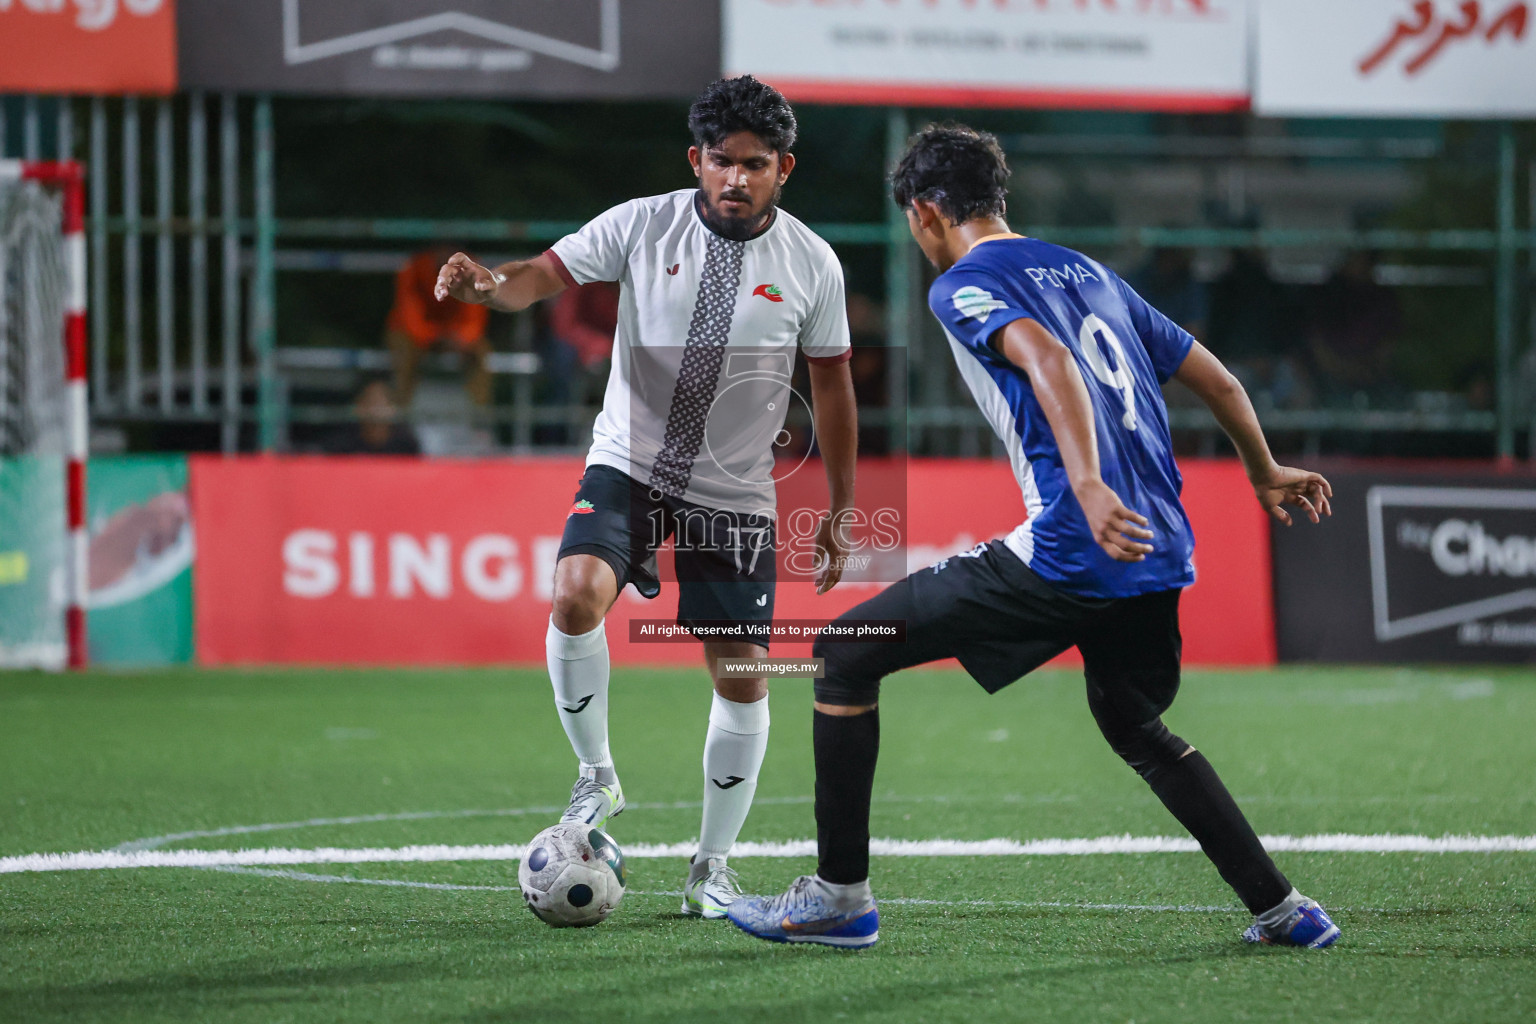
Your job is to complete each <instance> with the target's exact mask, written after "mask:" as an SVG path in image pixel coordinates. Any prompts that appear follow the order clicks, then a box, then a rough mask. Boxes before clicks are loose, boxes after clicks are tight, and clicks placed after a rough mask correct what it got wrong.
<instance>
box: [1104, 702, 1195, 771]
mask: <svg viewBox="0 0 1536 1024" xmlns="http://www.w3.org/2000/svg"><path fill="white" fill-rule="evenodd" d="M1104 738H1105V739H1107V740H1108V741H1109V745H1110V748H1111V749H1113V750H1114V752H1115V753H1116V754H1119V755H1120V758H1121V759H1122V760H1123V761H1125V763H1126V764H1128V765H1130V766H1131V767H1132V768H1133V769H1134V770H1135V771H1136V774H1137V775H1140V776H1141V777H1142V778H1143V779H1146V780H1147V781H1148V782H1150V781H1152V779H1153V778H1155V777H1156V776H1157V774H1158V772H1160V771H1162V770H1163V769H1165V768H1168V767H1170V766H1171V765H1173V764H1176V763H1177V762H1178V760H1179V758H1181V757H1183V756H1184V755H1185V754H1186V753H1188V752H1189V749H1190V747H1189V744H1188V743H1186V742H1184V741H1183V740H1182V739H1180V738H1179V737H1178V736H1175V735H1174V734H1173V733H1172V732H1170V731H1169V729H1168V727H1167V726H1166V725H1164V724H1163V720H1162V719H1161V718H1154V719H1152V721H1150V722H1143V723H1141V724H1140V725H1133V726H1125V727H1123V728H1115V729H1105V730H1104Z"/></svg>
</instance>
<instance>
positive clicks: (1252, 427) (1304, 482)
mask: <svg viewBox="0 0 1536 1024" xmlns="http://www.w3.org/2000/svg"><path fill="white" fill-rule="evenodd" d="M1174 377H1175V378H1176V379H1177V380H1178V381H1179V383H1181V384H1183V385H1184V386H1185V387H1187V388H1189V390H1191V391H1193V392H1194V393H1195V395H1196V397H1198V398H1199V399H1200V401H1202V402H1204V403H1205V404H1206V407H1207V408H1209V409H1210V410H1211V412H1212V414H1214V415H1215V417H1216V422H1217V423H1219V424H1221V429H1222V430H1224V431H1226V434H1227V436H1228V437H1230V438H1231V439H1232V444H1233V445H1235V446H1236V448H1237V455H1238V458H1240V459H1242V460H1243V469H1244V470H1245V471H1246V472H1247V474H1248V482H1249V483H1251V484H1252V485H1253V493H1254V495H1255V496H1256V497H1257V498H1258V499H1259V504H1260V505H1262V506H1264V511H1266V512H1268V513H1269V514H1270V515H1272V516H1274V517H1275V518H1276V519H1278V520H1280V522H1282V523H1284V524H1285V525H1287V526H1289V525H1291V514H1290V513H1289V512H1287V511H1286V510H1285V509H1284V508H1283V507H1282V506H1283V505H1284V504H1286V503H1289V504H1292V505H1295V506H1296V507H1298V508H1300V509H1302V510H1303V511H1305V512H1306V513H1307V517H1308V518H1309V519H1311V520H1312V521H1313V522H1314V523H1315V522H1317V521H1318V520H1319V517H1320V516H1331V515H1333V509H1332V508H1331V507H1329V504H1328V499H1329V498H1331V497H1333V488H1332V487H1330V486H1329V484H1328V481H1327V480H1324V479H1323V478H1322V476H1321V475H1320V474H1317V473H1309V472H1307V471H1306V470H1302V469H1292V468H1291V467H1289V466H1282V465H1280V464H1279V463H1277V462H1275V459H1274V456H1272V455H1271V454H1270V453H1269V444H1268V442H1266V441H1265V440H1264V430H1263V428H1262V427H1260V426H1259V417H1258V415H1257V414H1256V413H1255V412H1254V411H1253V403H1252V402H1250V401H1249V400H1248V392H1247V391H1245V390H1243V385H1242V383H1241V382H1239V381H1238V379H1237V378H1236V377H1234V376H1232V374H1231V372H1230V371H1228V370H1227V368H1226V367H1225V366H1223V365H1221V360H1219V359H1217V358H1216V357H1215V356H1213V355H1211V353H1210V351H1209V350H1208V349H1207V348H1206V347H1205V346H1204V345H1202V344H1200V343H1199V342H1198V341H1197V342H1195V344H1194V346H1193V347H1192V348H1191V349H1190V350H1189V355H1187V356H1185V357H1184V362H1183V363H1181V364H1180V365H1179V369H1178V372H1177V373H1175V374H1174Z"/></svg>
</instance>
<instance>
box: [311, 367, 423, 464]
mask: <svg viewBox="0 0 1536 1024" xmlns="http://www.w3.org/2000/svg"><path fill="white" fill-rule="evenodd" d="M352 408H353V409H354V411H355V412H356V413H357V419H356V420H354V421H353V422H351V423H347V424H344V425H342V426H340V427H338V428H337V429H336V430H335V431H334V432H332V434H331V436H330V437H328V438H326V441H325V445H324V449H323V450H324V451H325V452H327V453H328V454H331V455H420V454H421V442H420V441H419V440H417V438H416V432H415V431H414V430H412V429H411V426H410V424H409V423H403V422H401V420H400V412H399V410H398V409H397V408H396V407H395V403H394V402H393V401H391V399H390V397H389V386H388V385H387V384H385V383H384V381H382V380H372V381H369V382H368V383H367V384H365V385H363V389H362V390H361V391H359V392H358V394H357V401H356V402H354V403H353V406H352Z"/></svg>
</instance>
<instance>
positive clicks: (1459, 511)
mask: <svg viewBox="0 0 1536 1024" xmlns="http://www.w3.org/2000/svg"><path fill="white" fill-rule="evenodd" d="M1323 472H1324V474H1325V475H1326V476H1327V477H1328V479H1329V481H1330V482H1331V483H1332V484H1333V493H1334V498H1333V509H1334V515H1333V518H1332V519H1331V520H1325V521H1324V522H1323V524H1322V525H1321V526H1313V525H1311V524H1310V523H1307V522H1305V521H1302V522H1298V523H1297V524H1296V525H1295V526H1293V527H1290V528H1289V529H1287V528H1286V527H1283V526H1280V525H1278V524H1276V525H1275V526H1274V527H1273V528H1272V531H1271V536H1272V548H1273V552H1274V574H1275V620H1276V621H1275V626H1276V632H1277V635H1278V640H1279V653H1280V660H1281V661H1374V662H1383V661H1385V662H1426V661H1429V662H1434V661H1440V662H1450V661H1473V662H1480V661H1481V662H1495V661H1499V662H1516V663H1520V662H1536V474H1529V473H1522V474H1519V475H1493V474H1491V473H1487V474H1472V473H1456V472H1454V471H1439V472H1433V471H1423V472H1413V471H1399V470H1395V469H1394V470H1391V471H1386V470H1383V471H1379V472H1371V471H1365V470H1362V469H1361V468H1360V467H1359V465H1358V464H1355V465H1353V466H1350V467H1348V468H1343V469H1334V470H1332V471H1330V470H1329V469H1327V468H1325V469H1323Z"/></svg>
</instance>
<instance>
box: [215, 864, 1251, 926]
mask: <svg viewBox="0 0 1536 1024" xmlns="http://www.w3.org/2000/svg"><path fill="white" fill-rule="evenodd" d="M210 870H212V871H230V872H235V873H237V874H242V875H259V876H260V877H262V878H284V879H289V880H292V881H295V882H329V883H337V882H340V883H345V884H350V885H383V886H390V887H392V888H404V889H432V890H436V891H451V892H517V891H518V888H517V886H515V885H453V884H450V883H448V882H410V881H405V880H403V879H399V878H356V877H354V876H352V875H316V874H311V873H310V872H307V871H285V870H283V869H281V868H277V869H269V868H241V867H230V866H228V865H225V866H222V867H215V868H211V869H210ZM624 895H625V896H654V897H658V898H662V899H669V900H671V899H677V898H678V897H679V896H682V895H683V891H682V890H681V889H663V890H649V891H647V890H641V889H626V890H625V892H624ZM880 905H881V906H882V907H1001V908H1004V909H1061V910H1142V911H1150V912H1155V913H1172V914H1239V915H1240V914H1244V913H1246V912H1245V911H1244V910H1243V908H1242V907H1214V906H1213V907H1203V906H1198V905H1176V904H1172V903H1069V902H1064V901H1061V900H929V899H919V898H917V897H911V896H894V897H891V898H888V899H882V900H880Z"/></svg>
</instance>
